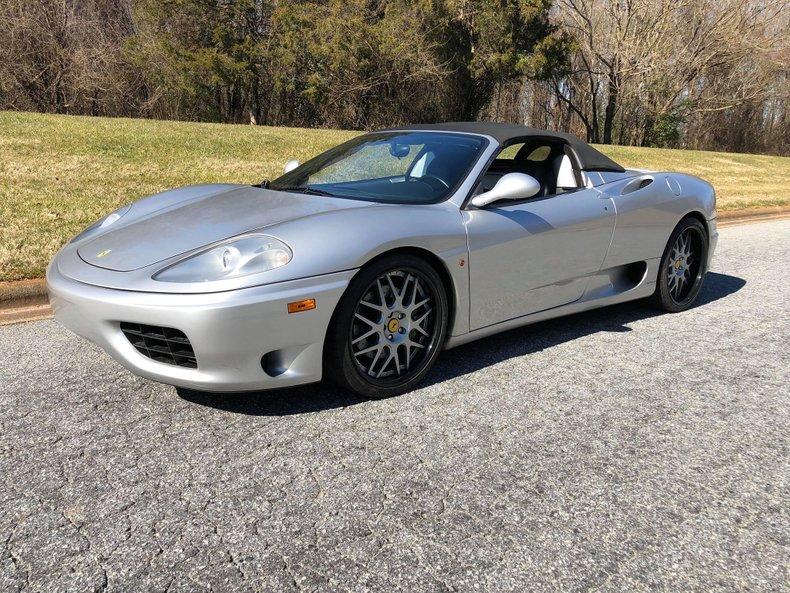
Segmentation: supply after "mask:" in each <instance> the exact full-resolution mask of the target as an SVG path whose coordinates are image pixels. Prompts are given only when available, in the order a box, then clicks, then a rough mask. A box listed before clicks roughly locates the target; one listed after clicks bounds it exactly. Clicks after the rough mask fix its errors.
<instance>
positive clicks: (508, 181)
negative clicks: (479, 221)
mask: <svg viewBox="0 0 790 593" xmlns="http://www.w3.org/2000/svg"><path fill="white" fill-rule="evenodd" d="M538 192H540V183H538V180H537V179H535V178H534V177H532V176H531V175H526V174H524V173H508V174H507V175H503V176H502V177H501V178H500V179H499V181H497V182H496V185H495V186H494V187H492V188H491V189H490V190H488V191H487V192H484V193H482V194H480V195H479V196H475V197H474V198H472V205H473V206H477V207H478V208H482V207H483V206H487V205H488V204H491V203H492V202H498V201H499V200H526V199H527V198H531V197H532V196H534V195H536V194H537V193H538Z"/></svg>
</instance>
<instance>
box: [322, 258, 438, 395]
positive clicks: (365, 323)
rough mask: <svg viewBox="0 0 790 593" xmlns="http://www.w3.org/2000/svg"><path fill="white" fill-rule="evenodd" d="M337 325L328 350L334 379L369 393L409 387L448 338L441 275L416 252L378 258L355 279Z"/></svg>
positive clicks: (389, 392)
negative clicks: (445, 338)
mask: <svg viewBox="0 0 790 593" xmlns="http://www.w3.org/2000/svg"><path fill="white" fill-rule="evenodd" d="M333 326H334V327H333V328H331V329H330V333H331V334H332V335H331V336H327V350H326V362H327V365H326V368H325V370H326V372H327V374H328V375H330V377H332V376H333V377H334V378H335V379H338V380H339V382H340V383H341V384H343V385H344V386H346V387H348V388H350V389H352V390H353V391H355V392H357V393H359V394H361V395H364V396H367V397H387V396H390V395H395V394H397V393H402V392H404V391H407V390H409V389H411V388H412V387H413V386H414V385H415V384H416V383H417V382H419V381H420V379H422V377H423V376H424V375H425V373H426V372H427V371H428V369H429V368H430V366H431V365H432V364H433V361H434V360H435V358H436V356H437V354H438V351H439V349H440V348H441V344H442V343H443V341H444V335H445V331H446V326H447V297H446V294H445V290H444V287H443V285H442V282H441V279H440V278H439V276H438V274H437V273H436V271H435V270H434V269H433V268H432V267H431V266H429V265H428V264H426V263H425V262H424V261H422V260H421V259H418V258H416V257H414V256H410V255H403V256H400V257H397V258H396V259H393V258H386V259H384V260H381V261H379V262H376V263H375V264H373V265H372V266H371V267H370V268H368V269H365V270H363V271H361V272H360V274H359V275H358V277H357V278H355V279H354V282H353V283H352V286H350V287H349V290H348V291H347V293H346V295H345V296H344V298H343V302H341V304H340V305H339V306H338V311H337V312H336V314H335V317H334V319H333ZM343 338H344V339H343ZM341 342H344V343H341ZM338 358H339V359H340V360H337V359H338ZM338 364H339V365H340V368H341V369H342V373H341V376H340V377H338V376H337V375H336V369H337V368H338V366H337V365H338Z"/></svg>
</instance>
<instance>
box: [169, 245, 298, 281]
mask: <svg viewBox="0 0 790 593" xmlns="http://www.w3.org/2000/svg"><path fill="white" fill-rule="evenodd" d="M292 256H293V253H292V252H291V249H290V248H289V247H288V245H286V244H285V243H283V242H282V241H280V240H279V239H275V238H274V237H269V236H267V235H248V236H246V237H242V238H240V239H231V240H230V241H226V242H225V243H222V244H220V245H216V246H214V247H212V248H210V249H207V250H205V251H202V252H200V253H198V254H196V255H193V256H190V257H188V258H186V259H183V260H181V261H180V262H178V263H175V264H173V265H172V266H170V267H168V268H165V269H164V270H162V271H161V272H157V273H156V274H154V280H160V281H162V282H210V281H212V280H228V279H230V278H240V277H241V276H249V275H250V274H259V273H261V272H268V271H269V270H273V269H275V268H279V267H280V266H284V265H285V264H287V263H288V262H289V261H291V257H292Z"/></svg>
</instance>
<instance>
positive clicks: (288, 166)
mask: <svg viewBox="0 0 790 593" xmlns="http://www.w3.org/2000/svg"><path fill="white" fill-rule="evenodd" d="M298 166H299V161H297V160H292V161H288V162H287V163H285V167H283V171H284V172H285V173H290V172H291V171H293V170H294V169H296V167H298Z"/></svg>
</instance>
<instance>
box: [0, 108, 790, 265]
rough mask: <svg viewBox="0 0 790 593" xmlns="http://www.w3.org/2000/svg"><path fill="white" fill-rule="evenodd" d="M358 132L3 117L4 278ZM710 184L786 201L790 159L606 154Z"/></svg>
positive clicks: (736, 202) (745, 199)
mask: <svg viewBox="0 0 790 593" xmlns="http://www.w3.org/2000/svg"><path fill="white" fill-rule="evenodd" d="M354 134H355V132H345V131H335V130H305V129H298V128H268V127H254V126H241V125H223V124H205V123H186V122H166V121H153V120H131V119H109V118H90V117H71V116H58V115H41V114H30V113H16V112H0V280H19V279H23V278H36V277H40V276H42V275H43V273H44V269H45V267H46V265H47V262H48V261H49V259H50V258H51V257H52V255H53V254H54V253H55V251H57V249H58V248H60V246H61V245H63V244H64V243H65V242H66V241H68V240H69V239H70V238H71V237H72V236H74V235H75V234H77V233H78V232H79V231H80V230H81V229H82V228H84V227H86V226H87V225H88V224H90V223H91V222H93V221H94V220H96V219H98V218H99V217H100V216H102V215H103V214H106V213H108V212H110V211H111V210H113V209H115V208H116V207H118V206H120V205H121V204H124V203H127V202H129V201H131V200H134V199H137V198H139V197H142V196H145V195H148V194H152V193H155V192H158V191H161V190H164V189H168V188H172V187H177V186H180V185H189V184H194V183H205V182H217V181H225V182H236V183H255V182H257V181H259V180H261V179H264V178H273V177H276V176H277V175H279V173H280V172H281V171H282V166H283V164H284V162H285V161H286V160H288V159H290V158H296V159H299V160H300V161H304V160H306V159H307V158H308V157H310V156H313V155H315V154H317V153H319V152H321V151H323V150H325V149H327V148H329V147H331V146H333V145H335V144H337V143H339V142H341V141H343V140H346V139H348V138H350V137H352V136H353V135H354ZM601 149H602V150H603V151H604V152H606V153H607V154H609V155H610V156H612V157H613V158H614V159H615V160H617V161H619V162H621V163H622V164H623V165H626V166H633V167H639V168H646V169H657V170H676V171H684V172H688V173H692V174H694V175H699V176H701V177H704V178H706V179H709V180H712V181H713V183H714V185H715V186H716V189H717V192H718V195H719V209H724V210H726V209H738V208H749V207H759V206H771V205H786V204H788V202H789V201H790V200H788V192H787V189H786V188H787V187H788V186H790V159H789V158H782V157H769V156H758V155H743V154H725V153H713V152H691V151H676V150H660V149H645V148H629V147H619V146H617V147H601Z"/></svg>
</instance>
